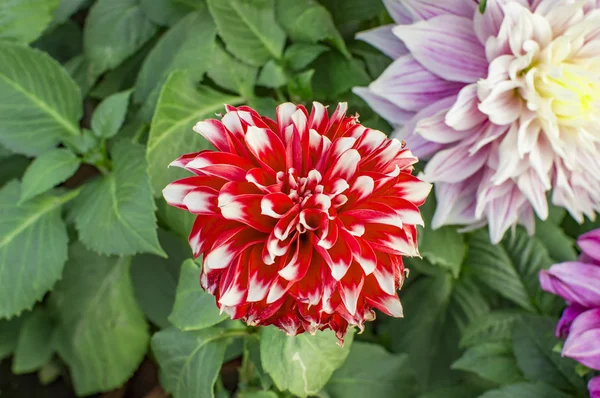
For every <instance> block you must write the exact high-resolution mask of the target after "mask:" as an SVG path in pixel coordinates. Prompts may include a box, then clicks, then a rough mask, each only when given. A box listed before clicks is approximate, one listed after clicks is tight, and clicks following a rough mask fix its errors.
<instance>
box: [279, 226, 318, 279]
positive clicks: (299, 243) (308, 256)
mask: <svg viewBox="0 0 600 398" xmlns="http://www.w3.org/2000/svg"><path fill="white" fill-rule="evenodd" d="M310 240H311V238H310V237H305V238H303V239H297V240H296V250H295V251H294V254H293V256H291V258H290V256H288V260H289V261H288V263H287V264H286V265H285V267H284V268H282V269H281V270H279V275H280V276H281V277H282V278H284V279H286V280H288V281H290V282H296V281H298V280H301V279H303V278H304V277H305V276H306V273H307V272H308V268H309V267H310V262H311V260H312V255H313V247H312V242H311V241H310Z"/></svg>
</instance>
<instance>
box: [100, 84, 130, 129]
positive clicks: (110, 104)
mask: <svg viewBox="0 0 600 398" xmlns="http://www.w3.org/2000/svg"><path fill="white" fill-rule="evenodd" d="M130 96H131V91H130V90H129V91H124V92H122V93H118V94H113V95H111V96H110V97H108V98H106V99H105V100H103V101H102V102H101V103H100V105H98V107H97V108H96V110H95V111H94V114H93V115H92V131H93V132H94V133H96V135H97V136H98V137H102V138H111V137H114V136H115V135H116V134H117V133H118V132H119V129H120V128H121V126H122V125H123V122H124V121H125V116H126V115H127V106H128V105H129V97H130Z"/></svg>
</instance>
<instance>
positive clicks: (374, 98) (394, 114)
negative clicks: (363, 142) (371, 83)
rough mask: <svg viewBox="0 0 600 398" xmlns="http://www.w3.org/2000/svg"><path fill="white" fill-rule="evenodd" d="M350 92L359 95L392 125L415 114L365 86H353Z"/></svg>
mask: <svg viewBox="0 0 600 398" xmlns="http://www.w3.org/2000/svg"><path fill="white" fill-rule="evenodd" d="M352 92H353V93H354V94H356V95H358V96H359V97H361V98H362V99H363V100H364V101H365V102H366V103H367V104H369V106H370V107H371V108H372V109H377V113H378V114H379V115H381V117H383V118H384V119H385V120H387V121H388V122H389V123H390V124H392V125H395V126H401V125H403V124H405V123H406V122H408V121H409V120H411V119H412V118H413V116H414V115H415V113H414V112H410V111H407V110H404V109H402V108H400V107H398V106H397V105H395V104H392V103H391V102H390V101H388V100H387V99H385V98H383V97H381V96H379V95H377V94H375V93H374V92H372V91H371V90H370V89H369V88H367V87H354V88H353V89H352Z"/></svg>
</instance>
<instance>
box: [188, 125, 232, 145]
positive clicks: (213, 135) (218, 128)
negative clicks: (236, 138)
mask: <svg viewBox="0 0 600 398" xmlns="http://www.w3.org/2000/svg"><path fill="white" fill-rule="evenodd" d="M194 131H195V132H196V133H198V134H200V135H202V136H203V137H204V138H206V140H207V141H208V142H210V143H211V144H212V145H213V146H214V147H215V148H217V149H218V150H219V151H221V152H231V148H230V146H229V141H228V140H227V136H228V135H229V132H228V131H227V129H226V128H225V126H223V123H221V122H220V121H218V120H215V119H207V120H204V121H202V122H198V123H196V125H195V126H194Z"/></svg>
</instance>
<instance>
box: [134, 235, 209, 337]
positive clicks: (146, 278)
mask: <svg viewBox="0 0 600 398" xmlns="http://www.w3.org/2000/svg"><path fill="white" fill-rule="evenodd" d="M158 238H159V241H160V245H161V246H162V247H163V248H164V249H165V252H166V253H167V255H168V256H169V257H168V258H163V257H158V256H155V255H152V254H140V255H137V256H135V257H134V258H133V260H132V262H131V279H132V281H133V288H134V291H135V297H136V299H137V301H138V303H139V304H140V307H141V308H142V310H143V311H144V313H145V314H146V316H147V317H148V318H149V319H150V320H151V321H152V322H153V323H154V324H156V325H157V326H159V327H161V328H167V327H169V326H171V324H170V323H169V321H168V320H167V318H168V316H169V314H170V313H171V309H172V308H173V303H174V302H175V291H176V289H177V281H178V280H179V269H180V267H181V263H182V262H183V261H184V260H185V259H187V258H190V257H191V256H192V251H191V249H190V247H189V245H188V243H187V241H185V240H184V239H181V238H180V237H178V236H175V235H173V234H172V233H170V232H166V231H163V230H159V231H158ZM196 282H198V281H196Z"/></svg>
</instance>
